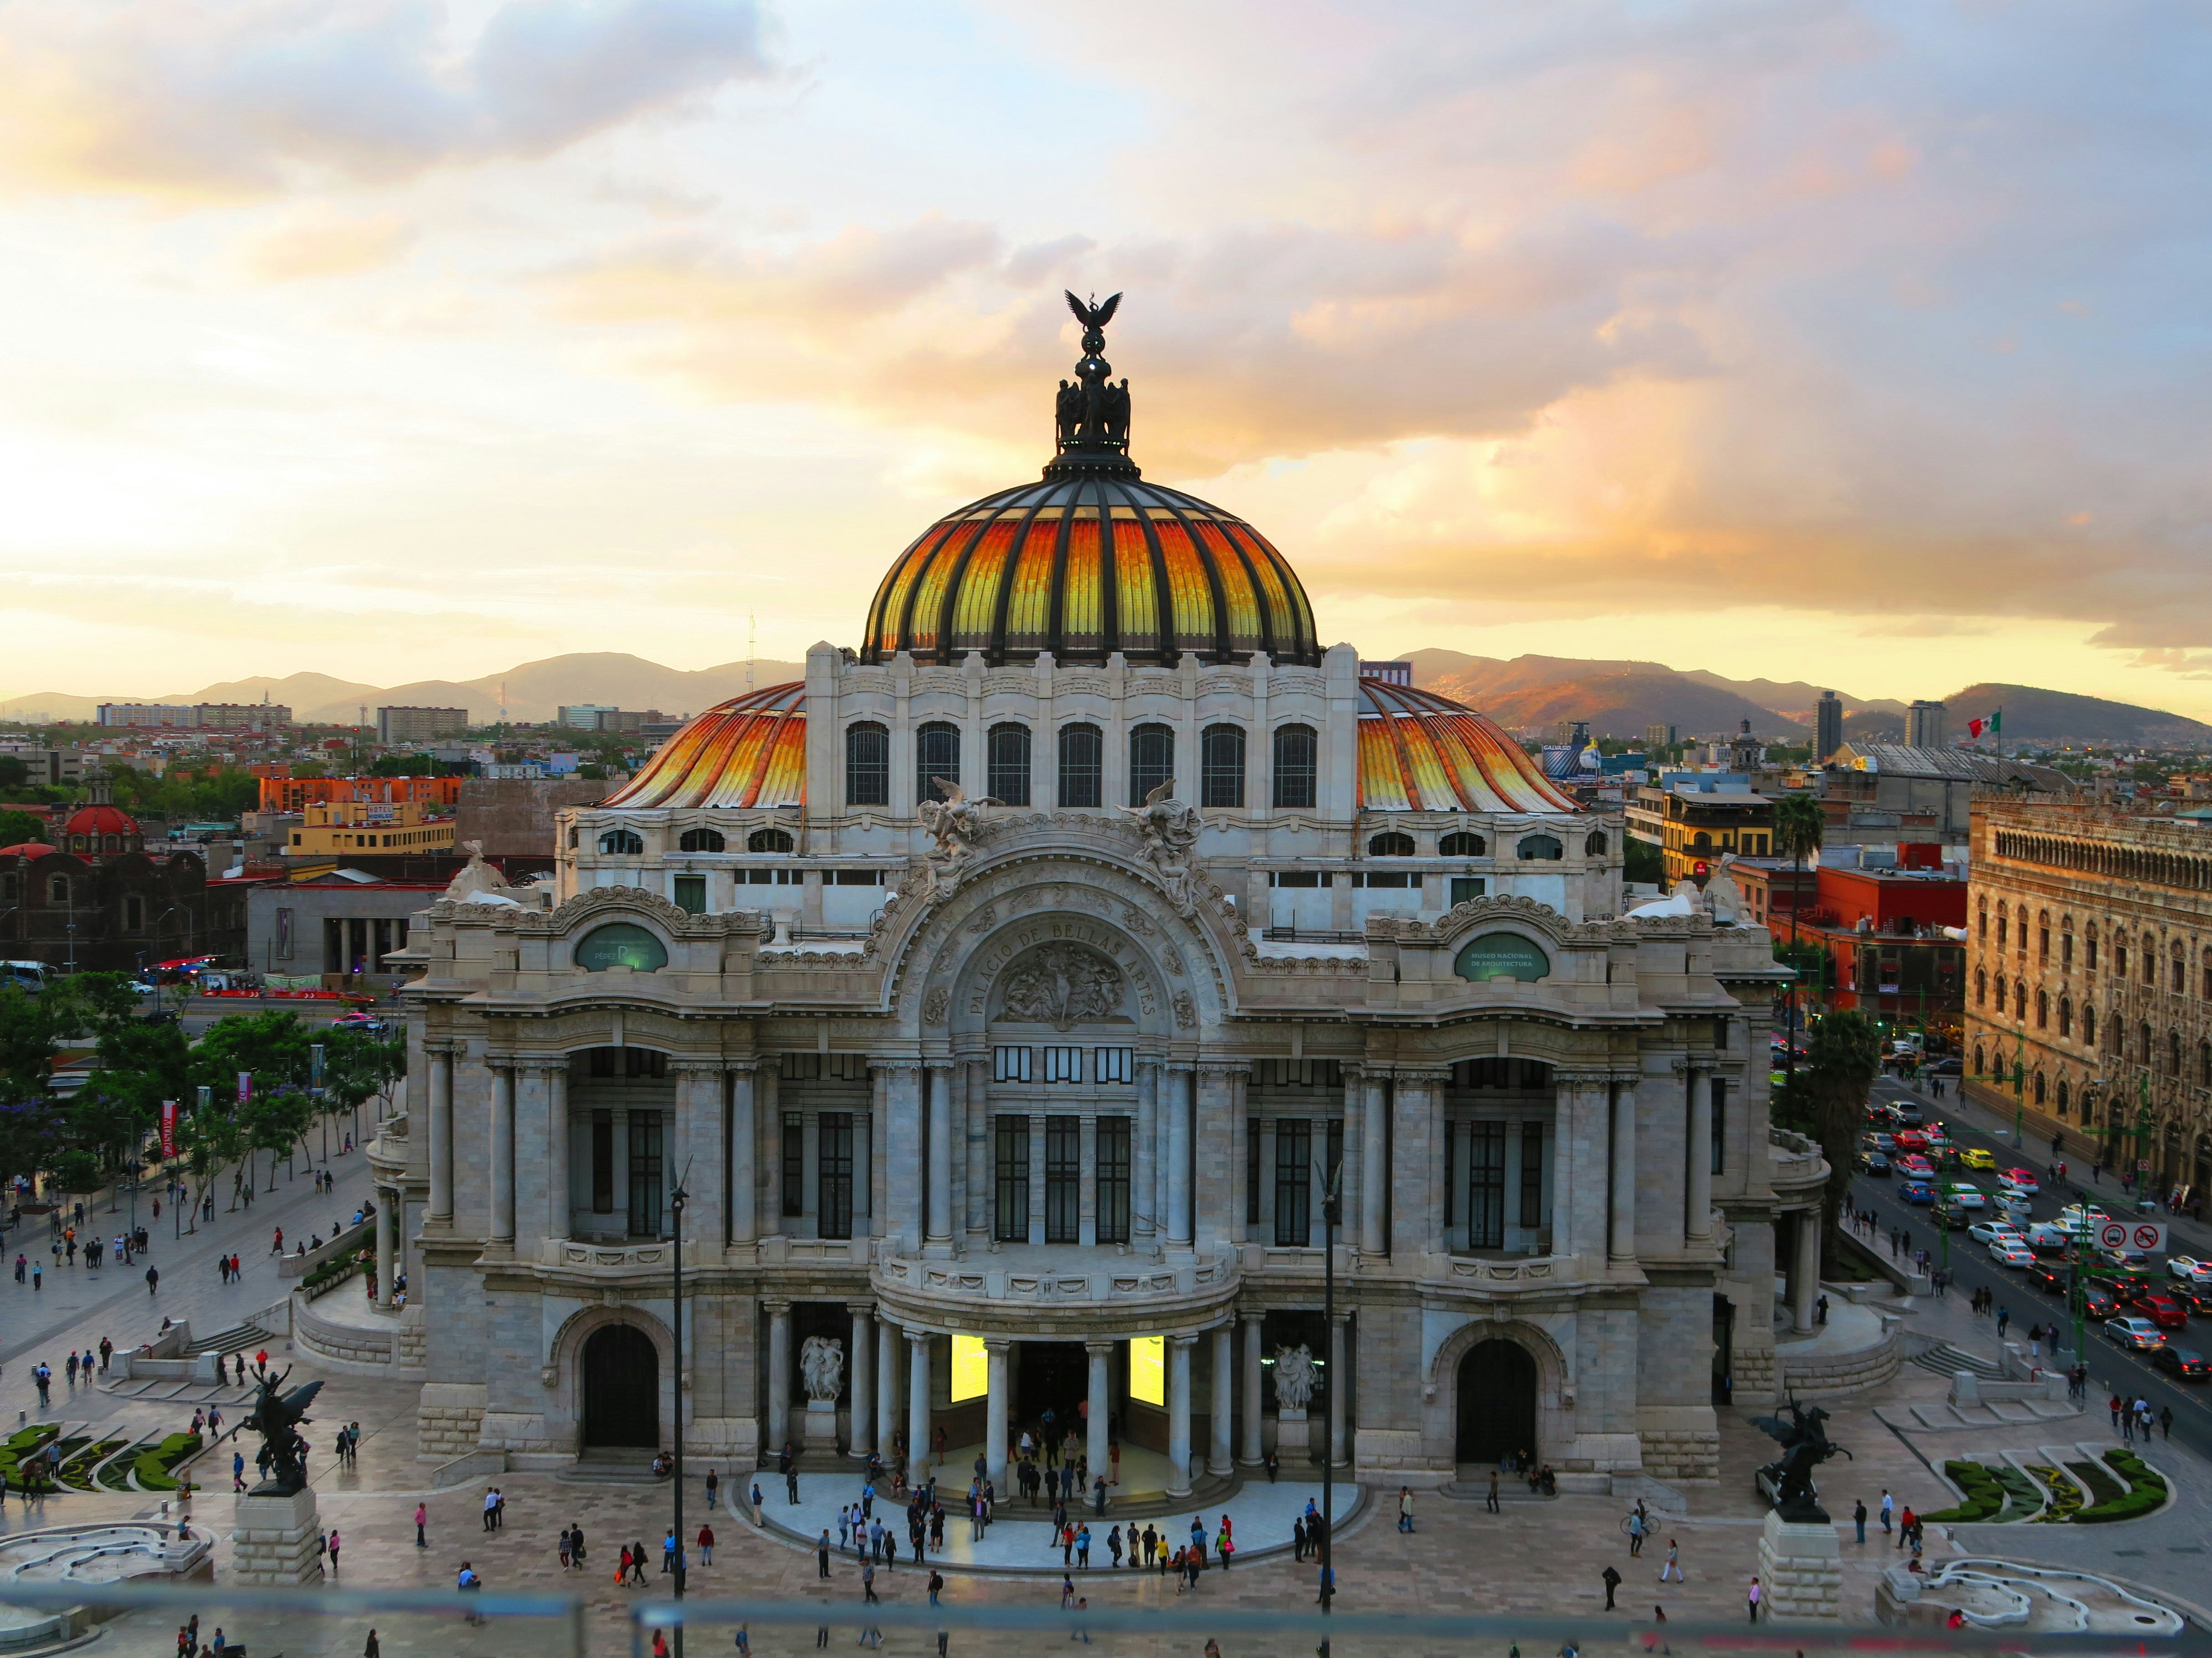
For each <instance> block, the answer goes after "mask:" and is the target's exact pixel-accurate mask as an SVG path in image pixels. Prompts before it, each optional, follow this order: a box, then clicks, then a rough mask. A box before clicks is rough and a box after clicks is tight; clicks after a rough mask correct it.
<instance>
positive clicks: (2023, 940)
mask: <svg viewBox="0 0 2212 1658" xmlns="http://www.w3.org/2000/svg"><path fill="white" fill-rule="evenodd" d="M2019 920H2020V938H2019V950H2020V953H2021V955H2023V956H2025V955H2027V905H2026V904H2022V905H2021V907H2020V911H2019Z"/></svg>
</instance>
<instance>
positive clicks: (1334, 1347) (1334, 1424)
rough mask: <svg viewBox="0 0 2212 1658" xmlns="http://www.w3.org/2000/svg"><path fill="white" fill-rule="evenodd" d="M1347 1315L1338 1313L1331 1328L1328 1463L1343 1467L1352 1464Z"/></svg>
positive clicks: (1350, 1374)
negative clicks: (1348, 1435) (1348, 1431)
mask: <svg viewBox="0 0 2212 1658" xmlns="http://www.w3.org/2000/svg"><path fill="white" fill-rule="evenodd" d="M1347 1316H1348V1315H1346V1314H1344V1313H1339V1314H1338V1315H1336V1317H1335V1319H1334V1321H1332V1322H1331V1323H1330V1325H1329V1327H1328V1460H1329V1461H1330V1462H1332V1463H1333V1464H1334V1465H1335V1466H1336V1467H1340V1468H1341V1467H1345V1466H1346V1464H1348V1463H1349V1462H1350V1461H1352V1458H1351V1457H1350V1455H1347V1454H1346V1448H1345V1435H1344V1396H1345V1394H1346V1393H1348V1392H1350V1391H1351V1388H1352V1373H1351V1372H1350V1371H1349V1370H1346V1368H1345V1358H1344V1321H1345V1319H1346V1317H1347Z"/></svg>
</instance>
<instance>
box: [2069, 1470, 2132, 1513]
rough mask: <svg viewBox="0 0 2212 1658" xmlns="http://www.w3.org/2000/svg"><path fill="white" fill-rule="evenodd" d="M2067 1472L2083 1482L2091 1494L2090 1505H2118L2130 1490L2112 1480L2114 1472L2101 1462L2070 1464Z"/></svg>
mask: <svg viewBox="0 0 2212 1658" xmlns="http://www.w3.org/2000/svg"><path fill="white" fill-rule="evenodd" d="M2066 1472H2067V1473H2070V1474H2072V1475H2073V1476H2074V1478H2075V1479H2078V1480H2080V1481H2081V1485H2082V1487H2083V1489H2085V1490H2086V1491H2087V1492H2088V1493H2089V1505H2090V1506H2091V1507H2092V1508H2094V1507H2095V1506H2097V1505H2098V1504H2099V1503H2116V1502H2118V1500H2119V1499H2120V1498H2121V1497H2125V1496H2126V1495H2127V1494H2128V1488H2127V1486H2126V1485H2124V1484H2122V1483H2121V1482H2120V1481H2119V1480H2117V1479H2113V1478H2112V1470H2110V1469H2109V1468H2107V1467H2105V1466H2104V1465H2103V1464H2102V1463H2100V1462H2069V1463H2068V1464H2067V1465H2066Z"/></svg>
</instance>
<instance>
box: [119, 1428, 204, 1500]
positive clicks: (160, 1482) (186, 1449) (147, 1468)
mask: <svg viewBox="0 0 2212 1658" xmlns="http://www.w3.org/2000/svg"><path fill="white" fill-rule="evenodd" d="M199 1448H200V1436H198V1435H197V1434H171V1435H170V1436H168V1437H167V1439H165V1440H163V1441H162V1442H161V1443H160V1444H158V1445H151V1446H149V1447H148V1448H146V1449H144V1450H143V1451H141V1452H139V1453H138V1455H137V1456H136V1457H135V1458H133V1459H132V1460H131V1472H132V1473H136V1474H137V1476H138V1489H139V1490H141V1491H174V1490H176V1489H177V1482H176V1480H175V1479H173V1478H172V1477H171V1474H170V1470H171V1469H173V1468H174V1467H176V1466H177V1464H178V1463H179V1462H181V1461H184V1460H185V1458H186V1457H188V1456H190V1455H191V1454H192V1453H193V1452H194V1451H197V1449H199Z"/></svg>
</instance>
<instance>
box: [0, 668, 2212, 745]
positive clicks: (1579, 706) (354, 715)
mask: <svg viewBox="0 0 2212 1658" xmlns="http://www.w3.org/2000/svg"><path fill="white" fill-rule="evenodd" d="M1407 659H1409V660H1410V661H1411V662H1412V663H1413V679H1414V683H1416V684H1419V685H1421V686H1424V687H1426V688H1428V689H1432V690H1436V691H1439V692H1441V693H1443V695H1446V696H1450V697H1455V698H1457V699H1458V700H1459V701H1462V702H1466V703H1468V704H1469V705H1470V706H1471V707H1474V708H1480V710H1481V711H1482V712H1483V713H1485V714H1488V715H1489V716H1490V717H1491V718H1492V719H1493V720H1497V721H1498V723H1499V724H1500V725H1502V726H1505V727H1506V728H1507V729H1508V730H1516V731H1530V730H1534V731H1540V732H1549V731H1550V730H1551V728H1552V727H1553V726H1556V725H1557V724H1558V723H1559V721H1561V720H1588V721H1589V726H1590V730H1591V732H1593V733H1595V735H1597V736H1600V737H1606V736H1612V737H1620V738H1629V739H1631V740H1634V741H1641V740H1642V738H1643V736H1644V727H1645V726H1655V725H1667V726H1674V727H1675V728H1676V730H1677V731H1679V732H1680V733H1681V734H1682V735H1683V736H1685V737H1691V736H1697V737H1717V736H1722V735H1724V734H1726V733H1729V732H1735V731H1736V730H1738V729H1740V727H1741V724H1742V722H1744V721H1746V720H1748V721H1750V723H1751V729H1752V731H1753V733H1754V734H1755V735H1757V736H1759V737H1765V738H1778V739H1781V740H1784V741H1787V742H1790V743H1802V742H1805V741H1807V740H1808V738H1809V737H1810V734H1811V732H1812V727H1813V720H1814V705H1815V704H1817V703H1818V702H1819V701H1820V694H1821V692H1822V690H1824V689H1827V688H1826V687H1823V686H1820V685H1816V684H1814V683H1810V682H1808V681H1803V680H1799V681H1795V682H1790V683H1783V682H1780V681H1777V680H1771V679H1731V678H1729V677H1727V676H1726V675H1724V674H1718V673H1714V672H1711V671H1708V670H1705V669H1702V668H1695V669H1686V670H1685V669H1677V668H1670V667H1668V665H1666V664H1665V663H1663V662H1644V661H1638V660H1633V659H1592V658H1587V657H1567V656H1533V655H1532V656H1516V657H1514V658H1512V659H1510V660H1509V659H1503V658H1499V657H1491V656H1468V655H1466V654H1464V653H1461V652H1458V651H1444V650H1420V651H1413V652H1411V653H1408V656H1407ZM747 672H748V667H747V665H746V664H745V663H744V662H725V663H722V664H720V665H717V666H715V667H711V668H699V669H696V670H689V671H687V670H684V669H678V668H666V667H663V666H662V665H660V664H659V663H658V662H648V661H647V660H646V659H644V658H643V657H639V656H630V655H627V654H624V653H621V652H616V651H596V652H588V653H571V654H568V655H565V656H551V657H546V658H544V659H542V660H539V661H536V662H524V663H520V664H519V665H516V666H514V667H512V668H509V669H507V671H504V672H502V673H492V674H486V675H484V676H483V677H482V678H480V679H462V680H451V679H421V680H416V681H414V682H413V683H409V684H404V685H392V686H379V685H369V684H363V683H357V682H356V681H353V680H347V679H336V678H333V677H331V676H330V675H328V674H319V673H295V674H289V675H287V676H285V677H283V678H281V679H278V678H271V677H266V676H257V677H250V678H245V679H235V680H229V681H226V682H224V683H221V684H215V685H204V686H202V687H201V688H200V689H197V690H195V691H186V692H182V693H179V694H176V695H167V696H160V697H151V698H140V697H125V696H119V695H118V696H103V697H91V696H76V695H69V694H66V693H63V692H58V691H40V692H33V693H32V694H30V695H24V696H14V697H8V698H5V699H0V719H24V718H40V717H43V718H45V719H48V720H91V719H93V718H94V713H95V710H96V708H97V707H98V705H99V704H100V703H101V702H109V701H157V702H183V703H191V702H258V701H263V700H264V697H265V698H266V700H268V701H271V702H282V703H283V704H285V705H286V706H288V707H289V708H291V710H292V714H293V717H294V718H295V719H296V720H302V721H305V722H307V723H308V724H311V725H336V726H352V725H356V724H360V723H362V722H363V720H364V719H365V720H367V721H368V722H374V720H375V718H376V710H377V709H378V708H380V707H383V706H391V705H401V706H411V707H416V708H466V709H467V710H468V711H469V719H470V720H471V723H472V724H489V722H491V721H492V720H497V719H499V718H500V717H501V709H502V707H503V708H504V710H505V717H506V718H507V719H509V720H521V721H527V722H530V723H533V724H534V723H537V722H538V721H542V720H551V719H553V718H555V717H556V715H555V710H556V708H559V707H560V706H561V705H562V703H579V702H598V703H604V704H608V705H611V706H613V707H616V708H640V709H641V708H658V709H659V710H660V711H661V712H662V713H664V714H696V713H698V712H699V711H700V710H701V709H702V708H711V707H712V706H713V705H714V704H715V703H717V702H720V701H725V700H726V699H727V698H729V697H732V696H736V695H739V694H740V693H741V692H743V691H744V689H745V688H746V685H747V683H748V678H747ZM804 675H805V667H804V665H802V664H800V663H797V662H768V661H755V662H754V663H752V664H751V665H750V683H751V684H752V685H753V686H755V687H761V686H767V685H774V684H779V683H782V682H784V681H787V680H792V679H798V678H800V677H804ZM1837 695H1838V696H1840V697H1841V698H1842V699H1843V703H1844V736H1845V738H1849V739H1851V740H1856V741H1861V742H1890V743H1894V742H1898V741H1900V740H1902V738H1903V736H1904V732H1905V703H1903V702H1900V701H1897V700H1896V699H1895V698H1893V697H1879V696H1875V697H1862V696H1855V695H1851V694H1850V692H1849V691H1844V690H1841V689H1838V692H1837ZM1943 702H1944V706H1945V708H1947V710H1948V724H1949V727H1950V736H1951V738H1952V739H1953V740H1954V741H1957V740H1959V739H1960V738H1964V737H1965V736H1966V721H1967V720H1968V719H1970V718H1973V717H1977V716H1982V715H1986V714H1990V713H1993V712H1995V711H1996V710H1997V709H1999V708H2002V710H2003V711H2004V732H2003V735H2004V738H2005V739H2006V740H2007V741H2008V742H2027V743H2036V744H2066V743H2072V744H2118V745H2134V744H2147V745H2151V746H2191V747H2212V726H2207V725H2204V724H2202V723H2200V722H2199V721H2197V720H2189V719H2185V718H2184V717H2183V716H2182V715H2180V714H2169V713H2167V712H2165V711H2164V710H2162V709H2158V708H2139V707H2137V706H2136V705H2135V704H2133V703H2130V702H2112V701H2106V700H2105V699H2104V698H2102V697H2095V696H2077V695H2073V694H2071V693H2069V692H2066V691H2051V690H2043V689H2039V688H2037V687H2035V686H2032V685H2002V684H1991V683H1982V684H1975V685H1968V686H1966V688H1964V689H1960V690H1956V691H1954V692H1952V693H1951V694H1950V695H1948V696H1947V697H1945V698H1944V699H1943ZM364 709H365V710H366V711H367V713H366V714H365V715H364V714H363V710H364Z"/></svg>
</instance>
